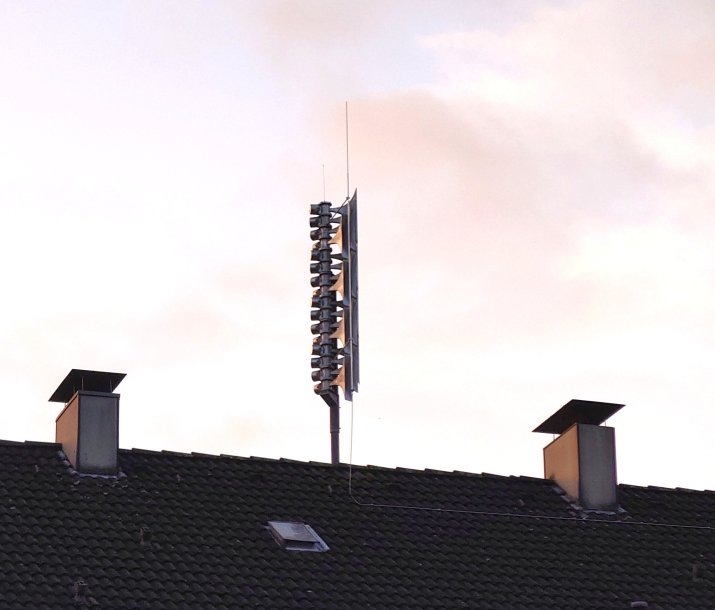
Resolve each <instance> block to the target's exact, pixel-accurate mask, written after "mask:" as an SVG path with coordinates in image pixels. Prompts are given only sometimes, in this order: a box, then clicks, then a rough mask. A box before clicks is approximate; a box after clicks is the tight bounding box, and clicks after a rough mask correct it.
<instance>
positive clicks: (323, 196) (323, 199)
mask: <svg viewBox="0 0 715 610" xmlns="http://www.w3.org/2000/svg"><path fill="white" fill-rule="evenodd" d="M323 201H325V163H323Z"/></svg>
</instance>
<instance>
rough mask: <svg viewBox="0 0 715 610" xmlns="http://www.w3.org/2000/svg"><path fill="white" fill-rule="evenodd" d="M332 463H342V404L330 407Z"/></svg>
mask: <svg viewBox="0 0 715 610" xmlns="http://www.w3.org/2000/svg"><path fill="white" fill-rule="evenodd" d="M330 463H331V464H339V463H340V403H337V404H334V405H330Z"/></svg>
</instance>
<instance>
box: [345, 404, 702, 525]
mask: <svg viewBox="0 0 715 610" xmlns="http://www.w3.org/2000/svg"><path fill="white" fill-rule="evenodd" d="M354 400H355V397H354V395H353V400H352V401H350V462H349V464H348V495H349V496H350V499H351V500H352V501H353V502H354V503H355V504H357V505H358V506H365V507H370V508H395V509H402V510H420V511H425V512H433V513H455V514H460V515H481V516H486V517H509V518H515V519H542V520H547V521H570V522H574V521H578V520H576V519H574V518H573V517H559V516H556V515H525V514H523V513H505V512H497V511H486V510H467V509H460V508H439V507H436V506H435V507H433V506H412V505H409V504H380V503H377V502H361V501H360V500H358V499H357V498H356V497H355V496H354V495H353V436H354V434H353V432H354V429H355V425H354V424H355V402H354ZM578 522H580V523H607V524H610V525H642V526H649V527H668V528H675V529H692V530H708V531H713V530H715V527H713V526H710V525H685V524H681V523H651V522H648V521H613V520H610V519H582V520H580V521H578Z"/></svg>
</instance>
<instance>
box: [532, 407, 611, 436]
mask: <svg viewBox="0 0 715 610" xmlns="http://www.w3.org/2000/svg"><path fill="white" fill-rule="evenodd" d="M624 406H625V405H620V404H616V403H613V402H596V401H593V400H576V399H573V400H569V401H568V402H567V403H566V404H565V405H564V406H563V407H561V408H560V409H559V410H558V411H556V413H554V414H553V415H552V416H551V417H549V419H547V420H546V421H545V422H543V423H542V424H541V425H539V426H537V427H536V428H534V430H533V431H534V432H546V433H548V434H561V433H562V432H565V431H566V430H568V429H569V428H570V427H571V426H573V425H574V424H592V425H596V426H598V425H599V424H602V423H603V422H605V421H606V420H607V419H608V418H609V417H611V415H613V414H614V413H616V412H617V411H620V410H621V409H622V408H623V407H624Z"/></svg>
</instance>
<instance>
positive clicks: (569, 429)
mask: <svg viewBox="0 0 715 610" xmlns="http://www.w3.org/2000/svg"><path fill="white" fill-rule="evenodd" d="M623 406H624V405H621V404H615V403H610V402H594V401H591V400H570V401H569V402H568V403H566V404H565V405H564V406H563V407H561V409H559V410H558V411H556V413H554V414H553V415H552V416H551V417H549V418H548V419H547V420H546V421H545V422H543V423H542V424H541V425H539V426H538V427H537V428H535V429H534V432H545V433H550V434H558V435H559V436H558V437H557V438H556V439H554V440H553V441H552V442H551V443H549V444H548V445H547V446H546V447H544V478H546V479H551V480H553V481H554V482H555V483H557V484H558V485H559V487H561V489H563V490H564V491H565V492H566V495H567V496H568V497H569V498H570V499H571V500H573V501H574V502H577V503H578V504H580V505H581V506H582V507H583V508H586V509H590V510H614V509H615V508H616V507H617V506H618V498H617V497H616V487H617V485H618V481H617V478H616V435H615V430H614V429H613V428H609V427H608V426H601V425H600V424H602V423H603V422H604V421H606V420H607V419H608V418H609V417H611V415H613V414H614V413H616V412H617V411H619V410H620V409H621V408H622V407H623Z"/></svg>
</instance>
